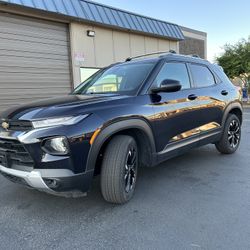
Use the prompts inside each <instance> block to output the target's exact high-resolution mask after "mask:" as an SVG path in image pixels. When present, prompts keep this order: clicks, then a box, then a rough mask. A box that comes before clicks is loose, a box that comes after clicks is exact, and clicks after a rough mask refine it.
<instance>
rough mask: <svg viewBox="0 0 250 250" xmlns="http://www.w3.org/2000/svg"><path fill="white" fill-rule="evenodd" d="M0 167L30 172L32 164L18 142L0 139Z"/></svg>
mask: <svg viewBox="0 0 250 250" xmlns="http://www.w3.org/2000/svg"><path fill="white" fill-rule="evenodd" d="M0 165H2V166H4V167H6V168H13V169H17V170H24V171H27V170H30V171H31V170H32V169H33V167H34V162H33V160H32V158H31V157H30V155H29V153H28V152H27V150H26V149H25V147H24V146H23V145H22V144H21V143H20V142H19V141H17V140H7V139H1V138H0Z"/></svg>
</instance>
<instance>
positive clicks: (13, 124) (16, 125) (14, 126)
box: [8, 120, 33, 131]
mask: <svg viewBox="0 0 250 250" xmlns="http://www.w3.org/2000/svg"><path fill="white" fill-rule="evenodd" d="M8 123H9V128H8V130H14V131H27V130H31V129H33V126H32V123H31V122H30V121H21V120H10V121H8Z"/></svg>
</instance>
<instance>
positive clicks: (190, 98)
mask: <svg viewBox="0 0 250 250" xmlns="http://www.w3.org/2000/svg"><path fill="white" fill-rule="evenodd" d="M196 98H197V95H195V94H191V95H189V96H188V99H189V100H191V101H192V100H195V99H196Z"/></svg>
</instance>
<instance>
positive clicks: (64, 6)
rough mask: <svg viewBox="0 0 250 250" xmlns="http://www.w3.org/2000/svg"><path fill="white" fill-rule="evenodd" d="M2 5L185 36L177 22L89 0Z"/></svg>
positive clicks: (4, 0)
mask: <svg viewBox="0 0 250 250" xmlns="http://www.w3.org/2000/svg"><path fill="white" fill-rule="evenodd" d="M0 4H4V5H7V6H9V7H11V6H15V7H19V8H22V9H29V10H34V11H39V12H42V13H44V12H46V13H48V14H53V15H55V16H60V17H61V18H65V19H66V20H75V21H79V22H87V23H92V24H96V25H99V26H106V27H110V28H114V29H120V30H126V31H131V32H137V33H144V34H148V35H150V36H159V37H163V38H165V39H166V38H167V39H170V40H175V41H180V40H183V39H184V35H183V33H182V30H181V28H180V27H179V26H178V25H177V24H173V23H168V22H165V21H161V20H157V19H154V18H150V17H146V16H142V15H138V14H135V13H131V12H128V11H124V10H120V9H117V8H113V7H110V6H106V5H103V4H99V3H95V2H92V1H88V0H43V1H41V0H25V1H23V0H0Z"/></svg>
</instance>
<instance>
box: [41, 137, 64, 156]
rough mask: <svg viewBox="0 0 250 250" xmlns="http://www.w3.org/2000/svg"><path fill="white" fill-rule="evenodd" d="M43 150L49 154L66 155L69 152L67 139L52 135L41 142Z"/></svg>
mask: <svg viewBox="0 0 250 250" xmlns="http://www.w3.org/2000/svg"><path fill="white" fill-rule="evenodd" d="M43 148H44V150H45V151H46V152H47V153H49V154H55V155H66V154H68V153H69V149H68V141H67V139H66V138H65V137H54V138H51V139H47V140H45V141H44V143H43Z"/></svg>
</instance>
